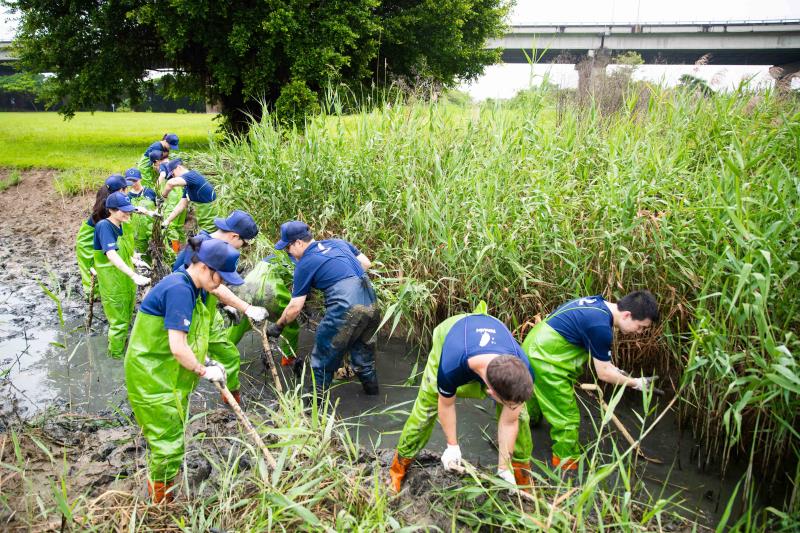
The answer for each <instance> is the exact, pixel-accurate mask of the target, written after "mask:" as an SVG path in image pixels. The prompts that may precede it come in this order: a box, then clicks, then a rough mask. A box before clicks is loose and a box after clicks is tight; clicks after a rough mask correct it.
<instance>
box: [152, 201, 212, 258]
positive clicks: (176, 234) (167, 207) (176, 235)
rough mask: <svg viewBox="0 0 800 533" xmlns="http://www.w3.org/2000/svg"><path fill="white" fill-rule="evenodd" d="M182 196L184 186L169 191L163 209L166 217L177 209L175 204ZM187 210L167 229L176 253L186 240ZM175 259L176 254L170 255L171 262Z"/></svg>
mask: <svg viewBox="0 0 800 533" xmlns="http://www.w3.org/2000/svg"><path fill="white" fill-rule="evenodd" d="M181 198H183V188H182V187H173V188H172V190H171V191H169V195H168V196H167V199H166V200H164V206H163V211H162V212H163V213H164V218H166V217H168V216H169V214H170V213H172V210H173V209H175V206H176V205H178V202H180V201H181ZM186 211H187V210H186V209H184V210H183V211H181V214H179V215H178V216H177V217H175V218H174V219H173V220H172V222H171V223H170V225H169V227H168V228H167V231H166V236H167V239H168V240H169V243H170V247H171V250H172V251H173V252H174V253H175V254H177V253H178V250H180V246H181V244H183V243H185V242H186V232H185V231H184V229H183V226H184V225H185V224H186ZM212 231H213V230H212ZM174 259H175V258H174V256H173V257H170V260H169V262H170V263H171V262H172V261H174Z"/></svg>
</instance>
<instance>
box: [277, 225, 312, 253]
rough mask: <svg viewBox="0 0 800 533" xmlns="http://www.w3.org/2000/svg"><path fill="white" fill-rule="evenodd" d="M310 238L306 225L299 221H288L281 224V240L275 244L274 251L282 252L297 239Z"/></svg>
mask: <svg viewBox="0 0 800 533" xmlns="http://www.w3.org/2000/svg"><path fill="white" fill-rule="evenodd" d="M307 237H311V230H309V228H308V224H306V223H305V222H301V221H300V220H290V221H288V222H284V223H283V224H281V240H279V241H278V242H277V243H275V249H276V250H283V249H284V248H286V247H287V246H289V244H290V243H292V242H294V241H296V240H297V239H305V238H307Z"/></svg>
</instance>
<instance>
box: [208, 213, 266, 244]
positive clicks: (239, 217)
mask: <svg viewBox="0 0 800 533" xmlns="http://www.w3.org/2000/svg"><path fill="white" fill-rule="evenodd" d="M214 225H215V226H216V227H218V228H219V229H221V230H222V231H230V232H231V233H238V234H239V237H241V238H242V239H244V240H246V241H249V240H250V239H253V238H255V236H256V235H258V226H257V225H256V221H255V220H253V217H251V216H250V213H247V212H245V211H240V210H239V209H237V210H236V211H234V212H233V213H231V214H230V215H228V218H215V219H214Z"/></svg>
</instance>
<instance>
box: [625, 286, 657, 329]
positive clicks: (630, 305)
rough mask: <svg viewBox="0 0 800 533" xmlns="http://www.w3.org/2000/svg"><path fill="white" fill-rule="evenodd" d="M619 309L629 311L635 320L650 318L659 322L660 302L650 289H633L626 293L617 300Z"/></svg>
mask: <svg viewBox="0 0 800 533" xmlns="http://www.w3.org/2000/svg"><path fill="white" fill-rule="evenodd" d="M617 309H619V310H620V311H629V312H630V314H631V317H632V318H633V319H634V320H645V319H647V318H649V319H650V320H652V321H653V322H658V318H659V314H658V302H656V297H655V296H653V293H652V292H650V291H633V292H632V293H630V294H626V295H625V296H623V297H622V299H621V300H620V301H618V302H617Z"/></svg>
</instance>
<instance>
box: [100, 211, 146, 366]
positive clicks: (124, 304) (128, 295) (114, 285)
mask: <svg viewBox="0 0 800 533" xmlns="http://www.w3.org/2000/svg"><path fill="white" fill-rule="evenodd" d="M126 230H127V232H130V228H129V227H124V226H123V230H122V231H123V234H122V235H121V236H120V237H119V238H118V239H117V247H118V248H119V249H118V250H117V254H119V256H120V258H121V259H122V260H123V261H124V262H125V264H126V265H128V266H129V267H130V268H131V269H133V262H132V260H131V258H132V257H133V239H132V238H131V236H130V235H126ZM94 269H95V270H96V271H97V289H98V293H99V294H100V302H101V303H102V304H103V311H104V312H105V314H106V318H107V319H108V355H109V356H111V357H114V358H116V359H119V358H122V356H123V355H124V353H125V341H126V340H127V339H128V328H129V327H130V325H131V318H133V308H134V305H135V304H136V284H135V283H134V282H133V280H132V279H131V278H129V277H128V276H127V275H126V274H124V273H123V272H122V271H121V270H120V269H118V268H117V267H115V266H114V265H113V264H112V263H111V261H109V260H108V257H106V254H105V253H103V251H102V250H95V251H94Z"/></svg>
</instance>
